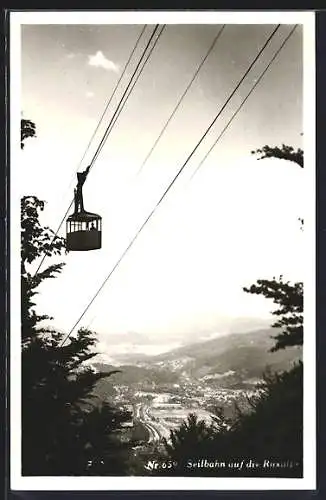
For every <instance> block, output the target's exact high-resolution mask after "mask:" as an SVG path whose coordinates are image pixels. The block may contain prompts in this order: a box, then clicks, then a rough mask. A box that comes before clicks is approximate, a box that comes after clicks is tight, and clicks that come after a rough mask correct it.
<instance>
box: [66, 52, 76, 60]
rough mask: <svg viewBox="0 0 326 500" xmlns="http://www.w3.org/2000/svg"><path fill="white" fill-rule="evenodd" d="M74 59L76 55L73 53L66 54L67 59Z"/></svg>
mask: <svg viewBox="0 0 326 500" xmlns="http://www.w3.org/2000/svg"><path fill="white" fill-rule="evenodd" d="M74 57H76V54H74V52H69V54H67V59H73V58H74Z"/></svg>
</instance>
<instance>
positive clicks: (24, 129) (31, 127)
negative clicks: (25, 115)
mask: <svg viewBox="0 0 326 500" xmlns="http://www.w3.org/2000/svg"><path fill="white" fill-rule="evenodd" d="M28 137H36V126H35V123H34V122H32V121H31V120H24V119H21V121H20V147H21V149H24V146H25V144H24V140H25V139H27V138H28Z"/></svg>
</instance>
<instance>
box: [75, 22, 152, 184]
mask: <svg viewBox="0 0 326 500" xmlns="http://www.w3.org/2000/svg"><path fill="white" fill-rule="evenodd" d="M146 27H147V24H145V25H144V26H143V29H142V30H141V32H140V34H139V36H138V38H137V40H136V43H135V45H134V47H133V49H132V51H131V53H130V55H129V57H128V60H127V62H126V63H125V65H124V68H123V70H122V73H121V75H120V78H119V79H118V81H117V83H116V85H115V87H114V89H113V91H112V94H111V96H110V98H109V100H108V102H107V104H106V106H105V108H104V111H103V113H102V115H101V116H100V118H99V121H98V123H97V126H96V128H95V129H94V132H93V134H92V135H91V138H90V139H89V141H88V144H87V146H86V149H85V151H84V154H83V156H82V158H81V160H80V161H79V163H78V166H77V168H76V171H75V172H77V171H78V170H79V168H80V167H81V165H82V163H83V161H84V160H85V157H86V155H87V153H88V150H89V148H90V146H91V144H92V142H93V140H94V138H95V136H96V134H97V131H98V129H99V128H100V125H101V123H102V121H103V118H104V116H105V114H106V112H107V110H108V109H109V106H110V104H111V102H112V99H113V97H114V96H115V93H116V91H117V90H118V87H119V85H120V83H121V80H122V78H123V77H124V75H125V73H126V71H127V68H128V66H129V63H130V61H131V59H132V57H133V55H134V53H135V52H136V49H137V47H138V45H139V42H140V39H141V37H142V36H143V34H144V32H145V30H146ZM74 176H75V174H74ZM71 184H72V180H71V181H70V184H69V187H70V186H71Z"/></svg>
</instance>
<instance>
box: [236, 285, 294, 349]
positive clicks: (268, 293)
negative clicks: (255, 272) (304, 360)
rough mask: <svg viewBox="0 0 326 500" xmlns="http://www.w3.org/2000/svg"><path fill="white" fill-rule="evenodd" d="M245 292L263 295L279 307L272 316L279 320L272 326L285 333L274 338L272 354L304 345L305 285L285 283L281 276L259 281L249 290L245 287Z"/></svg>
mask: <svg viewBox="0 0 326 500" xmlns="http://www.w3.org/2000/svg"><path fill="white" fill-rule="evenodd" d="M244 291H245V292H248V293H252V294H256V295H263V296H264V297H266V298H268V299H272V300H273V302H274V303H275V304H277V305H278V309H276V310H275V311H273V312H272V314H274V315H275V316H278V317H279V319H278V321H276V322H275V323H273V324H272V327H274V328H282V329H283V331H282V332H281V333H280V334H278V335H276V336H275V337H274V338H275V339H276V344H275V345H274V346H273V347H272V349H271V351H272V352H273V351H277V350H279V349H284V348H285V347H288V346H301V345H302V344H303V283H301V282H298V283H294V284H293V285H292V284H290V282H285V281H283V276H280V277H279V279H278V280H276V278H273V280H263V279H259V280H257V283H256V284H253V285H251V286H250V287H249V288H247V287H244Z"/></svg>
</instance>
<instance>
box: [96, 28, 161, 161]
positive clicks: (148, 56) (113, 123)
mask: <svg viewBox="0 0 326 500" xmlns="http://www.w3.org/2000/svg"><path fill="white" fill-rule="evenodd" d="M165 27H166V25H165V24H163V26H162V28H161V30H160V32H159V34H158V35H157V38H156V40H155V42H154V44H153V45H152V47H151V48H150V50H149V52H148V54H147V56H146V59H145V60H144V61H143V63H142V67H141V68H140V71H139V73H138V75H137V76H136V77H135V80H134V82H133V83H132V85H131V87H130V89H129V91H128V93H127V95H126V96H125V101H124V102H123V104H122V107H121V108H120V109H119V111H118V112H117V115H116V116H115V118H114V120H113V121H112V123H111V125H110V130H108V134H109V133H110V132H111V130H112V128H113V127H114V126H115V124H116V122H117V120H118V118H119V116H120V114H121V112H122V110H123V106H124V104H125V102H126V101H127V100H128V99H129V96H130V94H131V93H132V91H133V89H134V87H135V85H136V84H137V82H138V80H139V78H140V76H141V74H142V72H143V70H144V68H145V66H146V64H147V62H148V60H149V58H150V57H151V55H152V52H153V50H154V49H155V47H156V45H157V42H158V41H159V39H160V37H161V35H162V33H163V31H164V29H165ZM102 147H103V146H102ZM97 156H98V155H97Z"/></svg>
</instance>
